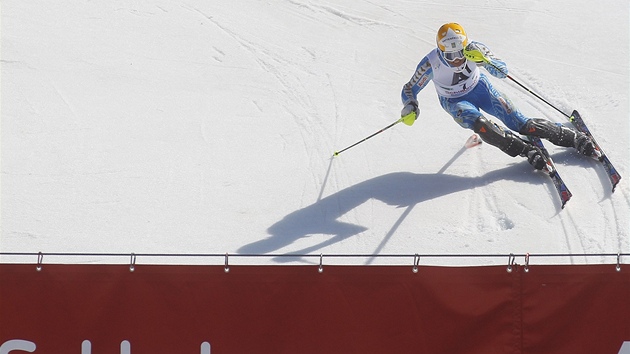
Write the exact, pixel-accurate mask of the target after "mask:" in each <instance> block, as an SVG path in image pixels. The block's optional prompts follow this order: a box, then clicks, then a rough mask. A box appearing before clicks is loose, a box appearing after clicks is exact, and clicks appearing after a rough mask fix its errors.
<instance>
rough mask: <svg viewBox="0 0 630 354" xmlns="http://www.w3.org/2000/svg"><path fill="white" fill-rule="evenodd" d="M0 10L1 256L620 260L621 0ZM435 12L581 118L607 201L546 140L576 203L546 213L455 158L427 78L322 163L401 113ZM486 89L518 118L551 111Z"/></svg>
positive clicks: (475, 159) (627, 207) (496, 158)
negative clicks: (409, 104)
mask: <svg viewBox="0 0 630 354" xmlns="http://www.w3.org/2000/svg"><path fill="white" fill-rule="evenodd" d="M1 13H2V17H1V21H2V22H1V26H2V27H1V36H2V42H1V45H2V47H1V66H2V76H1V80H2V91H1V94H2V96H1V104H2V106H1V107H2V125H1V151H2V156H1V158H2V160H1V172H2V174H1V182H0V183H1V202H2V217H1V227H2V232H1V235H0V252H4V253H7V252H38V251H42V252H45V253H50V252H81V253H131V252H135V253H217V254H223V253H226V252H227V253H230V254H235V253H247V254H252V253H271V254H275V255H277V254H287V253H302V254H304V253H308V254H312V255H319V254H321V253H323V254H329V255H330V254H365V255H372V254H388V255H392V254H414V253H420V254H509V253H516V254H519V253H521V254H524V253H526V252H529V253H538V254H540V253H544V254H550V253H553V254H556V253H571V254H583V253H617V252H623V253H627V252H630V225H629V223H630V188H629V185H630V184H629V183H630V182H629V181H630V168H629V167H630V166H629V163H628V162H629V158H628V157H629V156H630V143H629V138H630V123H629V122H630V121H629V114H628V112H629V110H628V108H629V107H628V101H629V90H628V89H629V87H628V86H629V82H630V75H629V74H630V73H629V70H628V68H629V66H630V61H629V59H628V58H629V52H628V47H629V44H630V40H629V33H630V29H629V17H630V16H629V15H630V9H629V4H628V3H627V2H625V1H617V0H604V1H597V2H593V1H579V4H578V3H577V2H576V1H569V0H555V1H545V0H523V1H485V0H484V1H482V0H474V1H470V0H453V1H450V4H444V3H443V2H434V1H397V2H393V1H380V2H379V1H356V0H328V1H311V0H289V1H280V0H267V1H254V0H236V1H201V0H175V1H173V0H154V1H147V2H145V1H126V0H110V1H97V2H92V1H85V0H81V1H80V0H72V1H48V2H41V1H39V2H35V1H22V0H6V1H3V2H2V7H1ZM445 22H459V23H461V24H462V25H463V26H464V28H466V30H467V32H468V34H469V36H470V37H471V38H472V39H475V40H478V41H481V42H483V43H485V44H486V45H488V46H489V47H490V48H491V49H493V51H494V52H495V53H496V54H498V55H499V56H500V57H502V59H504V60H505V61H506V62H507V64H508V66H509V68H510V73H511V75H512V76H513V77H514V78H515V79H517V80H519V81H520V82H522V83H523V84H525V85H526V86H528V87H529V88H531V89H533V90H534V91H536V92H537V93H539V94H540V95H542V96H543V97H545V99H547V100H548V101H550V102H552V103H553V104H554V105H556V106H557V107H559V108H560V109H562V110H563V111H565V112H567V113H570V112H571V111H572V110H573V109H577V110H579V111H580V112H581V113H582V116H583V117H584V118H585V120H586V121H587V122H588V124H589V126H590V128H591V131H593V132H594V134H595V135H596V137H597V138H598V140H599V141H600V143H601V144H602V145H603V147H604V148H605V150H606V152H607V153H608V155H609V157H610V159H611V160H612V161H613V162H614V164H615V166H616V167H617V169H618V170H619V172H620V173H621V175H622V176H624V179H622V181H621V183H620V184H619V186H618V188H617V190H616V192H615V193H614V194H612V193H611V191H610V184H609V182H608V180H607V178H606V175H605V174H604V172H603V169H602V168H601V166H599V165H598V164H597V163H596V162H594V161H591V160H586V159H584V158H582V157H580V156H578V155H576V153H574V152H573V151H569V150H567V149H563V148H556V147H555V146H553V145H551V144H547V146H548V148H549V150H550V152H551V153H552V154H553V158H554V160H555V161H556V163H557V164H558V165H559V170H560V172H561V175H562V176H563V177H564V179H565V181H566V183H567V184H568V186H569V188H570V190H571V191H572V192H573V194H574V196H573V199H572V200H571V201H570V202H569V203H568V204H567V206H566V208H565V209H564V210H561V209H560V202H559V200H558V198H557V196H556V194H555V190H554V187H553V185H552V183H551V181H550V180H549V179H548V178H547V177H546V176H544V175H543V174H541V173H537V172H534V171H533V170H532V168H531V167H530V166H529V165H528V164H527V162H526V161H524V160H523V159H521V158H510V157H508V156H507V155H505V154H504V153H502V152H501V151H499V150H497V149H496V148H493V147H491V146H489V145H482V146H480V147H476V148H472V149H469V150H464V149H462V147H463V144H464V141H465V140H466V139H467V138H468V137H469V136H470V135H471V131H469V130H465V129H462V128H460V127H459V126H458V125H457V124H456V123H454V122H453V120H452V119H451V118H450V116H449V115H448V114H447V113H446V112H444V111H443V110H442V109H441V107H440V106H439V103H438V102H437V97H436V94H435V91H434V89H433V84H429V86H428V87H427V89H425V90H424V91H423V92H421V94H420V96H419V100H420V106H421V110H422V113H421V117H420V118H419V119H418V121H417V122H416V123H415V124H414V125H413V126H411V127H408V126H406V125H403V124H399V125H396V126H394V127H393V128H391V129H389V130H387V131H385V132H383V133H381V134H379V135H377V136H375V137H374V138H372V139H370V140H368V141H366V142H364V143H362V144H360V145H357V146H356V147H354V148H352V149H350V150H347V151H345V152H343V153H342V154H340V155H339V156H338V157H335V158H334V159H333V158H331V156H332V153H333V152H334V151H336V150H340V149H342V148H344V147H347V146H349V145H351V144H353V143H355V142H357V141H359V140H361V139H363V138H365V137H366V136H368V135H370V134H372V133H374V132H376V131H378V130H380V129H381V128H383V127H385V126H387V125H389V124H390V123H392V122H394V121H395V120H396V119H398V118H399V112H400V109H401V103H400V90H401V87H402V85H403V84H404V83H405V82H406V81H407V80H408V79H409V78H410V77H411V75H412V74H413V72H414V70H415V67H416V65H417V63H418V61H419V60H420V59H421V58H422V57H423V56H424V55H425V54H426V53H427V52H428V51H430V50H431V49H432V48H433V47H434V46H435V33H436V30H437V28H438V27H439V26H440V25H441V24H443V23H445ZM491 80H492V82H493V83H494V84H495V85H496V87H497V88H499V89H500V90H502V91H504V92H505V93H507V94H508V95H509V96H510V97H511V98H512V100H513V101H514V102H515V104H516V105H517V106H518V107H519V108H520V109H521V111H522V112H523V113H524V114H526V115H528V116H531V117H547V118H549V119H552V120H554V121H558V122H562V121H564V120H565V118H564V117H563V116H562V115H561V114H559V113H558V112H556V111H555V110H554V109H553V108H551V107H549V106H547V105H545V104H544V103H543V102H541V101H540V100H538V99H536V98H534V97H533V96H532V95H530V94H529V93H527V92H526V91H524V90H522V89H520V88H518V87H517V86H516V85H515V84H514V83H512V82H511V81H509V80H499V79H496V78H491ZM18 258H19V257H13V256H2V257H0V261H3V262H10V261H16V260H24V258H19V259H18ZM92 258H94V257H92ZM28 259H29V260H32V257H31V258H28ZM284 260H286V259H283V258H278V257H270V258H261V259H256V260H255V261H254V262H256V263H260V264H276V263H278V262H282V261H284ZM50 261H52V259H50ZM55 261H59V262H70V263H71V262H75V261H76V258H73V257H63V256H62V257H57V258H56V259H55ZM92 261H95V262H110V261H112V260H111V259H100V258H98V257H96V258H94V259H92ZM154 261H156V262H165V261H164V260H160V259H156V260H154ZM206 261H207V260H205V259H199V258H187V259H183V260H181V262H184V263H197V262H206ZM294 261H297V262H303V261H307V260H305V259H303V260H294ZM313 261H314V262H316V261H317V260H313ZM378 261H379V260H376V261H375V259H374V258H372V257H367V258H363V259H358V260H357V259H355V260H353V262H354V263H359V264H365V263H377V262H378ZM537 261H538V262H540V263H544V262H547V263H548V262H571V263H584V262H587V263H600V262H614V259H610V258H602V257H591V258H585V257H582V256H574V257H570V258H567V259H558V260H554V259H540V260H537ZM383 262H391V263H397V262H400V261H399V260H398V259H393V260H383ZM505 262H507V259H503V258H501V259H494V258H490V259H485V258H479V259H477V258H474V259H467V260H461V259H433V260H423V261H422V263H423V264H424V263H432V264H442V265H458V264H495V263H505Z"/></svg>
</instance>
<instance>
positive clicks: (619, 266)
mask: <svg viewBox="0 0 630 354" xmlns="http://www.w3.org/2000/svg"><path fill="white" fill-rule="evenodd" d="M615 269H616V270H617V271H618V272H621V253H617V266H616V267H615Z"/></svg>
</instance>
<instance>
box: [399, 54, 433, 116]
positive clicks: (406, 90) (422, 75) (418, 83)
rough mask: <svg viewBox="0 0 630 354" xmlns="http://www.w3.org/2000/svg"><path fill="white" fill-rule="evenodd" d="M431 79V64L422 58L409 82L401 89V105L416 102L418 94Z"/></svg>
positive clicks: (426, 58)
mask: <svg viewBox="0 0 630 354" xmlns="http://www.w3.org/2000/svg"><path fill="white" fill-rule="evenodd" d="M431 79H433V69H432V68H431V63H429V58H428V57H424V58H422V60H421V61H420V63H419V64H418V66H417V67H416V72H415V73H414V74H413V76H412V77H411V80H409V82H407V83H406V84H405V85H404V86H403V88H402V93H401V98H402V102H403V104H407V103H409V102H412V101H414V102H417V100H416V97H417V96H418V92H420V91H421V90H422V89H423V88H424V87H425V86H427V84H428V83H429V81H431Z"/></svg>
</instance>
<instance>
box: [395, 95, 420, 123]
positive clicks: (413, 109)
mask: <svg viewBox="0 0 630 354" xmlns="http://www.w3.org/2000/svg"><path fill="white" fill-rule="evenodd" d="M419 115H420V109H419V108H418V101H415V100H411V101H409V102H407V104H406V105H405V107H403V109H402V111H400V119H401V120H402V122H403V123H405V124H407V125H409V126H411V125H413V123H414V122H415V121H416V119H418V116H419Z"/></svg>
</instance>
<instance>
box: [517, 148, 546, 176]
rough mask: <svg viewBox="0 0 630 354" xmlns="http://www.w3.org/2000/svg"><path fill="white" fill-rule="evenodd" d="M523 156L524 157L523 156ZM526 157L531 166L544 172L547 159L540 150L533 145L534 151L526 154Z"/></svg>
mask: <svg viewBox="0 0 630 354" xmlns="http://www.w3.org/2000/svg"><path fill="white" fill-rule="evenodd" d="M521 156H523V155H521ZM524 157H527V161H528V162H529V163H530V165H532V166H534V168H535V169H537V170H542V169H543V168H544V167H545V165H546V164H547V159H546V158H545V155H543V153H542V151H540V149H539V148H537V147H535V146H533V145H532V149H531V150H529V151H527V152H525V155H524Z"/></svg>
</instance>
